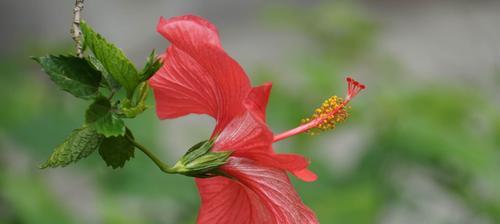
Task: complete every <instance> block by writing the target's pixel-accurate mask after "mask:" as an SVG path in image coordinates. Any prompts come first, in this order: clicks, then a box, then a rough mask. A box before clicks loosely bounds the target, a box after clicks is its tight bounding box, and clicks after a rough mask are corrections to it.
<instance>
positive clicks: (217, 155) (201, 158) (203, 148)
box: [172, 140, 231, 178]
mask: <svg viewBox="0 0 500 224" xmlns="http://www.w3.org/2000/svg"><path fill="white" fill-rule="evenodd" d="M213 143H214V142H213V140H206V141H202V142H200V143H198V144H196V145H194V146H193V147H191V148H190V149H189V150H188V151H187V152H186V154H184V156H182V158H181V159H180V160H179V161H177V163H176V164H175V165H174V167H173V168H172V169H174V171H175V172H177V173H179V174H182V175H186V176H191V177H200V178H205V177H212V176H216V175H218V171H217V168H218V167H219V166H222V165H224V164H225V163H226V162H227V159H228V158H229V156H230V155H231V151H224V152H212V151H210V149H211V148H212V146H213Z"/></svg>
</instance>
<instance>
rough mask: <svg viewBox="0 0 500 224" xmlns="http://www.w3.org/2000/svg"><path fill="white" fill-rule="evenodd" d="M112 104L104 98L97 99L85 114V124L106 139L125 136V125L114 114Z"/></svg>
mask: <svg viewBox="0 0 500 224" xmlns="http://www.w3.org/2000/svg"><path fill="white" fill-rule="evenodd" d="M112 109H113V108H112V107H111V103H110V102H109V100H108V99H106V98H104V97H99V98H97V99H96V100H95V101H94V102H93V103H92V104H91V105H90V106H89V108H88V109H87V112H86V113H85V122H86V123H87V124H88V125H89V126H92V127H93V128H95V130H96V131H97V132H98V133H99V134H102V135H104V136H105V137H111V136H122V135H124V134H125V123H124V122H123V120H122V119H120V118H118V117H116V114H114V113H113V112H112Z"/></svg>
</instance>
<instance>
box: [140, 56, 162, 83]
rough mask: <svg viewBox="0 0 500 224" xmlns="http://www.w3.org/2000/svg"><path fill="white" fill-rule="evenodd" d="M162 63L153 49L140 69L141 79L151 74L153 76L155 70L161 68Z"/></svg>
mask: <svg viewBox="0 0 500 224" xmlns="http://www.w3.org/2000/svg"><path fill="white" fill-rule="evenodd" d="M162 64H163V63H162V61H161V59H160V58H158V56H157V55H156V51H155V50H153V51H152V52H151V54H150V55H149V57H148V59H147V61H146V65H144V68H143V69H142V71H141V74H140V77H141V81H146V80H148V79H149V78H151V76H153V75H154V74H155V73H156V71H158V69H160V68H161V66H162Z"/></svg>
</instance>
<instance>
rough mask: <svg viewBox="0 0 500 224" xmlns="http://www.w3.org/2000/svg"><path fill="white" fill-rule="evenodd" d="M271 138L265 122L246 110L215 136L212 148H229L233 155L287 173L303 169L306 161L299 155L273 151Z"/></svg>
mask: <svg viewBox="0 0 500 224" xmlns="http://www.w3.org/2000/svg"><path fill="white" fill-rule="evenodd" d="M272 139H273V134H272V132H271V130H269V128H268V127H267V125H266V124H265V123H264V122H263V121H262V120H261V119H260V118H259V117H257V115H256V113H253V112H249V111H247V112H246V113H245V114H243V115H242V116H239V117H237V118H235V119H234V120H232V121H231V123H229V124H228V125H227V126H226V128H225V129H224V130H223V131H222V132H221V133H220V135H219V136H218V137H217V139H216V141H215V144H214V146H213V148H212V150H213V151H233V153H232V154H231V156H233V157H241V158H248V159H251V160H254V161H256V162H258V163H259V164H261V165H265V166H271V167H274V168H278V169H282V170H286V171H290V172H294V171H299V170H303V169H305V168H307V166H308V165H309V161H308V160H307V159H306V158H305V157H303V156H301V155H297V154H285V153H280V154H277V153H275V152H274V151H273V149H272ZM299 178H300V177H299ZM301 179H303V178H301Z"/></svg>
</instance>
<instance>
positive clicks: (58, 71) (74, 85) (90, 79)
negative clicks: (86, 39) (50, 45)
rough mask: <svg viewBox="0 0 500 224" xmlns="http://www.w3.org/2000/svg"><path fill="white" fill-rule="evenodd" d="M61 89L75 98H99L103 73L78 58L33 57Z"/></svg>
mask: <svg viewBox="0 0 500 224" xmlns="http://www.w3.org/2000/svg"><path fill="white" fill-rule="evenodd" d="M32 58H33V60H35V61H36V62H38V63H39V64H40V65H41V66H42V69H43V71H45V72H46V73H47V74H48V75H49V77H50V79H51V80H52V81H54V83H56V84H57V85H58V86H59V87H60V88H61V89H63V90H64V91H67V92H69V93H71V94H72V95H73V96H75V97H79V98H83V99H91V98H94V97H96V96H97V94H98V88H99V83H100V82H101V76H102V75H101V73H100V72H99V71H98V70H96V69H94V68H93V67H92V66H91V65H90V64H89V63H88V62H87V61H86V60H85V59H83V58H79V57H76V56H62V55H61V56H53V55H48V56H43V57H32Z"/></svg>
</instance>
